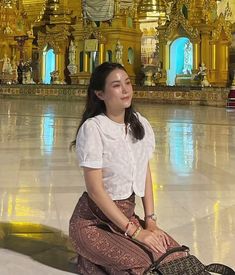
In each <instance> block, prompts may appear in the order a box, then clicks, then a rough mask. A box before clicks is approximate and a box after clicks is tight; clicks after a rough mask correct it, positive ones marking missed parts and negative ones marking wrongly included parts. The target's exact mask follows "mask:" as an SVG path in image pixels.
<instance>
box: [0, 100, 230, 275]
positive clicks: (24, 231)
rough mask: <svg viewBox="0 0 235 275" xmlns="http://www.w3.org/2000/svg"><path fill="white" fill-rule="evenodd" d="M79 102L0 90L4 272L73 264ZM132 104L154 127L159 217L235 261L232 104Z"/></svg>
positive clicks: (214, 254)
mask: <svg viewBox="0 0 235 275" xmlns="http://www.w3.org/2000/svg"><path fill="white" fill-rule="evenodd" d="M83 107H84V103H83V102H69V101H66V102H62V101H46V100H44V101H43V100H41V101H39V100H33V99H32V100H22V99H0V274H1V275H30V274H33V275H41V274H46V275H50V274H51V275H56V274H58V275H59V274H69V273H70V272H71V273H72V272H73V268H74V266H73V265H72V264H71V263H69V259H71V257H73V256H74V252H73V250H72V248H71V245H70V243H69V240H68V223H69V218H70V216H71V214H72V211H73V208H74V206H75V204H76V202H77V200H78V198H79V196H80V194H81V193H82V192H83V190H84V182H83V178H82V172H81V170H80V169H79V168H78V166H77V163H76V158H75V154H74V153H73V152H70V151H69V143H70V141H71V140H72V139H73V138H74V134H75V131H76V127H77V124H78V122H79V119H80V116H81V113H82V110H83ZM136 109H137V110H138V111H140V112H141V113H142V114H143V115H145V116H146V117H147V118H148V119H149V121H150V123H151V124H152V127H153V129H154V131H155V134H156V151H155V154H154V157H153V159H152V160H151V169H152V176H153V183H154V195H155V204H156V213H157V215H158V221H159V224H160V226H161V227H162V228H163V229H165V230H166V231H167V232H168V233H170V234H171V235H172V236H173V237H174V238H175V239H176V240H178V241H179V242H180V243H181V244H186V245H187V246H189V247H190V248H191V253H192V254H195V255H196V256H198V257H199V259H201V261H202V262H204V263H206V264H207V263H210V262H221V263H225V264H227V265H229V266H231V267H233V268H235V249H234V247H235V110H234V111H232V110H230V111H229V110H226V109H225V108H215V107H205V106H200V107H199V106H182V105H177V106H174V105H156V104H140V103H136ZM137 212H138V213H139V214H140V215H142V210H141V207H140V202H139V201H138V203H137Z"/></svg>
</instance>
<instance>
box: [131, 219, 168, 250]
mask: <svg viewBox="0 0 235 275" xmlns="http://www.w3.org/2000/svg"><path fill="white" fill-rule="evenodd" d="M136 239H137V240H138V241H139V242H142V243H143V244H145V245H147V246H148V247H149V248H151V249H152V250H153V251H155V252H157V253H158V252H162V253H165V252H166V250H167V247H168V246H169V245H170V240H169V237H168V235H167V234H166V233H165V232H164V231H163V230H161V229H160V228H159V227H157V225H156V223H155V222H154V221H153V222H148V223H147V224H146V229H142V230H141V231H140V233H139V235H138V236H137V238H136Z"/></svg>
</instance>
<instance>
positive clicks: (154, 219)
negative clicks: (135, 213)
mask: <svg viewBox="0 0 235 275" xmlns="http://www.w3.org/2000/svg"><path fill="white" fill-rule="evenodd" d="M147 219H151V220H153V221H156V220H157V215H155V214H154V213H153V214H151V215H147V216H145V220H147Z"/></svg>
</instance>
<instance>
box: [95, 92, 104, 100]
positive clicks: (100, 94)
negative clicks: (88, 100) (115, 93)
mask: <svg viewBox="0 0 235 275" xmlns="http://www.w3.org/2000/svg"><path fill="white" fill-rule="evenodd" d="M95 94H96V96H97V97H98V98H99V99H100V100H104V93H103V91H95Z"/></svg>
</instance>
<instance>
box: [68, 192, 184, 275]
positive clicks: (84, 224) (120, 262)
mask: <svg viewBox="0 0 235 275" xmlns="http://www.w3.org/2000/svg"><path fill="white" fill-rule="evenodd" d="M114 202H115V204H116V205H117V206H118V208H119V209H120V210H121V211H122V212H123V213H124V214H125V215H126V217H127V218H128V219H130V220H133V221H135V223H139V224H140V225H143V221H142V220H140V218H139V217H138V216H137V215H136V214H135V213H134V208H135V195H131V196H130V197H129V198H128V199H125V200H117V201H114ZM69 235H70V239H71V241H72V244H73V246H74V248H75V250H76V252H77V254H78V265H77V271H78V273H79V274H82V275H87V274H92V275H104V274H109V275H126V274H135V275H141V274H143V273H144V271H145V270H146V269H147V268H148V267H149V266H150V265H151V264H152V263H153V261H155V260H156V259H158V258H159V257H160V256H161V255H162V254H161V253H160V252H159V253H158V254H156V253H155V252H153V251H152V250H150V249H149V248H147V247H146V246H144V245H142V244H140V243H139V242H137V241H134V240H132V239H131V238H129V237H125V236H124V234H123V232H121V231H120V230H119V229H118V228H117V227H116V226H115V225H114V224H113V223H112V222H111V221H109V220H108V218H107V217H106V216H105V215H104V214H103V213H102V212H101V210H100V209H99V208H98V207H97V205H96V204H95V203H94V202H93V201H92V200H91V199H90V198H89V196H88V194H87V193H86V192H84V193H83V195H82V197H81V198H80V199H79V201H78V203H77V205H76V207H75V209H74V212H73V215H72V217H71V219H70V226H69ZM175 246H179V244H178V243H177V242H176V241H175V240H173V239H172V238H171V237H170V246H169V248H170V247H175ZM182 256H183V254H182V253H174V254H173V255H172V256H171V257H168V258H167V260H168V261H170V260H172V259H174V258H178V257H182Z"/></svg>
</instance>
